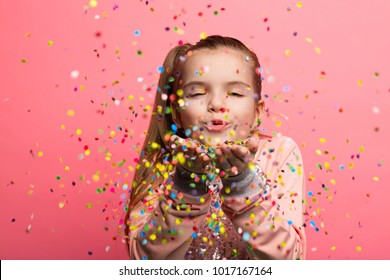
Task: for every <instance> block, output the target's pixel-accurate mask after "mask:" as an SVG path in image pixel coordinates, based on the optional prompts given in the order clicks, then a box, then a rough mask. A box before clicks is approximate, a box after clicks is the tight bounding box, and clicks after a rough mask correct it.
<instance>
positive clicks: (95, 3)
mask: <svg viewBox="0 0 390 280" xmlns="http://www.w3.org/2000/svg"><path fill="white" fill-rule="evenodd" d="M97 5H98V1H96V0H90V1H89V6H90V7H92V8H95V7H96V6H97Z"/></svg>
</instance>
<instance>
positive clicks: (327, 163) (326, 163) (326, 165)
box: [324, 161, 330, 169]
mask: <svg viewBox="0 0 390 280" xmlns="http://www.w3.org/2000/svg"><path fill="white" fill-rule="evenodd" d="M324 166H325V168H326V169H330V163H329V162H327V161H326V162H324Z"/></svg>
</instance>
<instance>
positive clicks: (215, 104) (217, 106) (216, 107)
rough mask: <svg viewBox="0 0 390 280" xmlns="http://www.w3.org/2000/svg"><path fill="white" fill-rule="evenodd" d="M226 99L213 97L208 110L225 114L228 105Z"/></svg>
mask: <svg viewBox="0 0 390 280" xmlns="http://www.w3.org/2000/svg"><path fill="white" fill-rule="evenodd" d="M225 101H226V100H225V99H224V98H223V97H218V96H213V97H211V99H210V102H209V105H208V110H209V111H211V112H217V113H218V112H220V113H224V112H226V103H225Z"/></svg>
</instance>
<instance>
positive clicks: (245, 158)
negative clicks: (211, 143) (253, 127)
mask: <svg viewBox="0 0 390 280" xmlns="http://www.w3.org/2000/svg"><path fill="white" fill-rule="evenodd" d="M244 143H245V144H243V145H237V144H232V143H223V144H222V145H220V146H219V148H217V150H216V156H217V161H218V162H217V166H218V168H219V169H220V170H222V171H224V173H225V174H228V176H229V177H230V176H236V175H238V174H240V173H242V172H243V171H244V170H245V169H246V168H248V163H249V162H252V161H253V158H254V154H255V153H256V151H257V147H258V144H259V141H258V140H256V139H254V138H248V139H247V140H246V141H244ZM221 175H222V174H221ZM224 176H225V175H223V176H221V177H224Z"/></svg>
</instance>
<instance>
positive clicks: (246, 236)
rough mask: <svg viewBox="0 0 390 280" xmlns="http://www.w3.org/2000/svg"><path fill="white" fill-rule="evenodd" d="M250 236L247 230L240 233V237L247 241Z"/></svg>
mask: <svg viewBox="0 0 390 280" xmlns="http://www.w3.org/2000/svg"><path fill="white" fill-rule="evenodd" d="M250 238H251V235H250V234H249V233H248V232H244V234H243V235H242V239H244V240H245V241H248V240H249V239H250Z"/></svg>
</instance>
